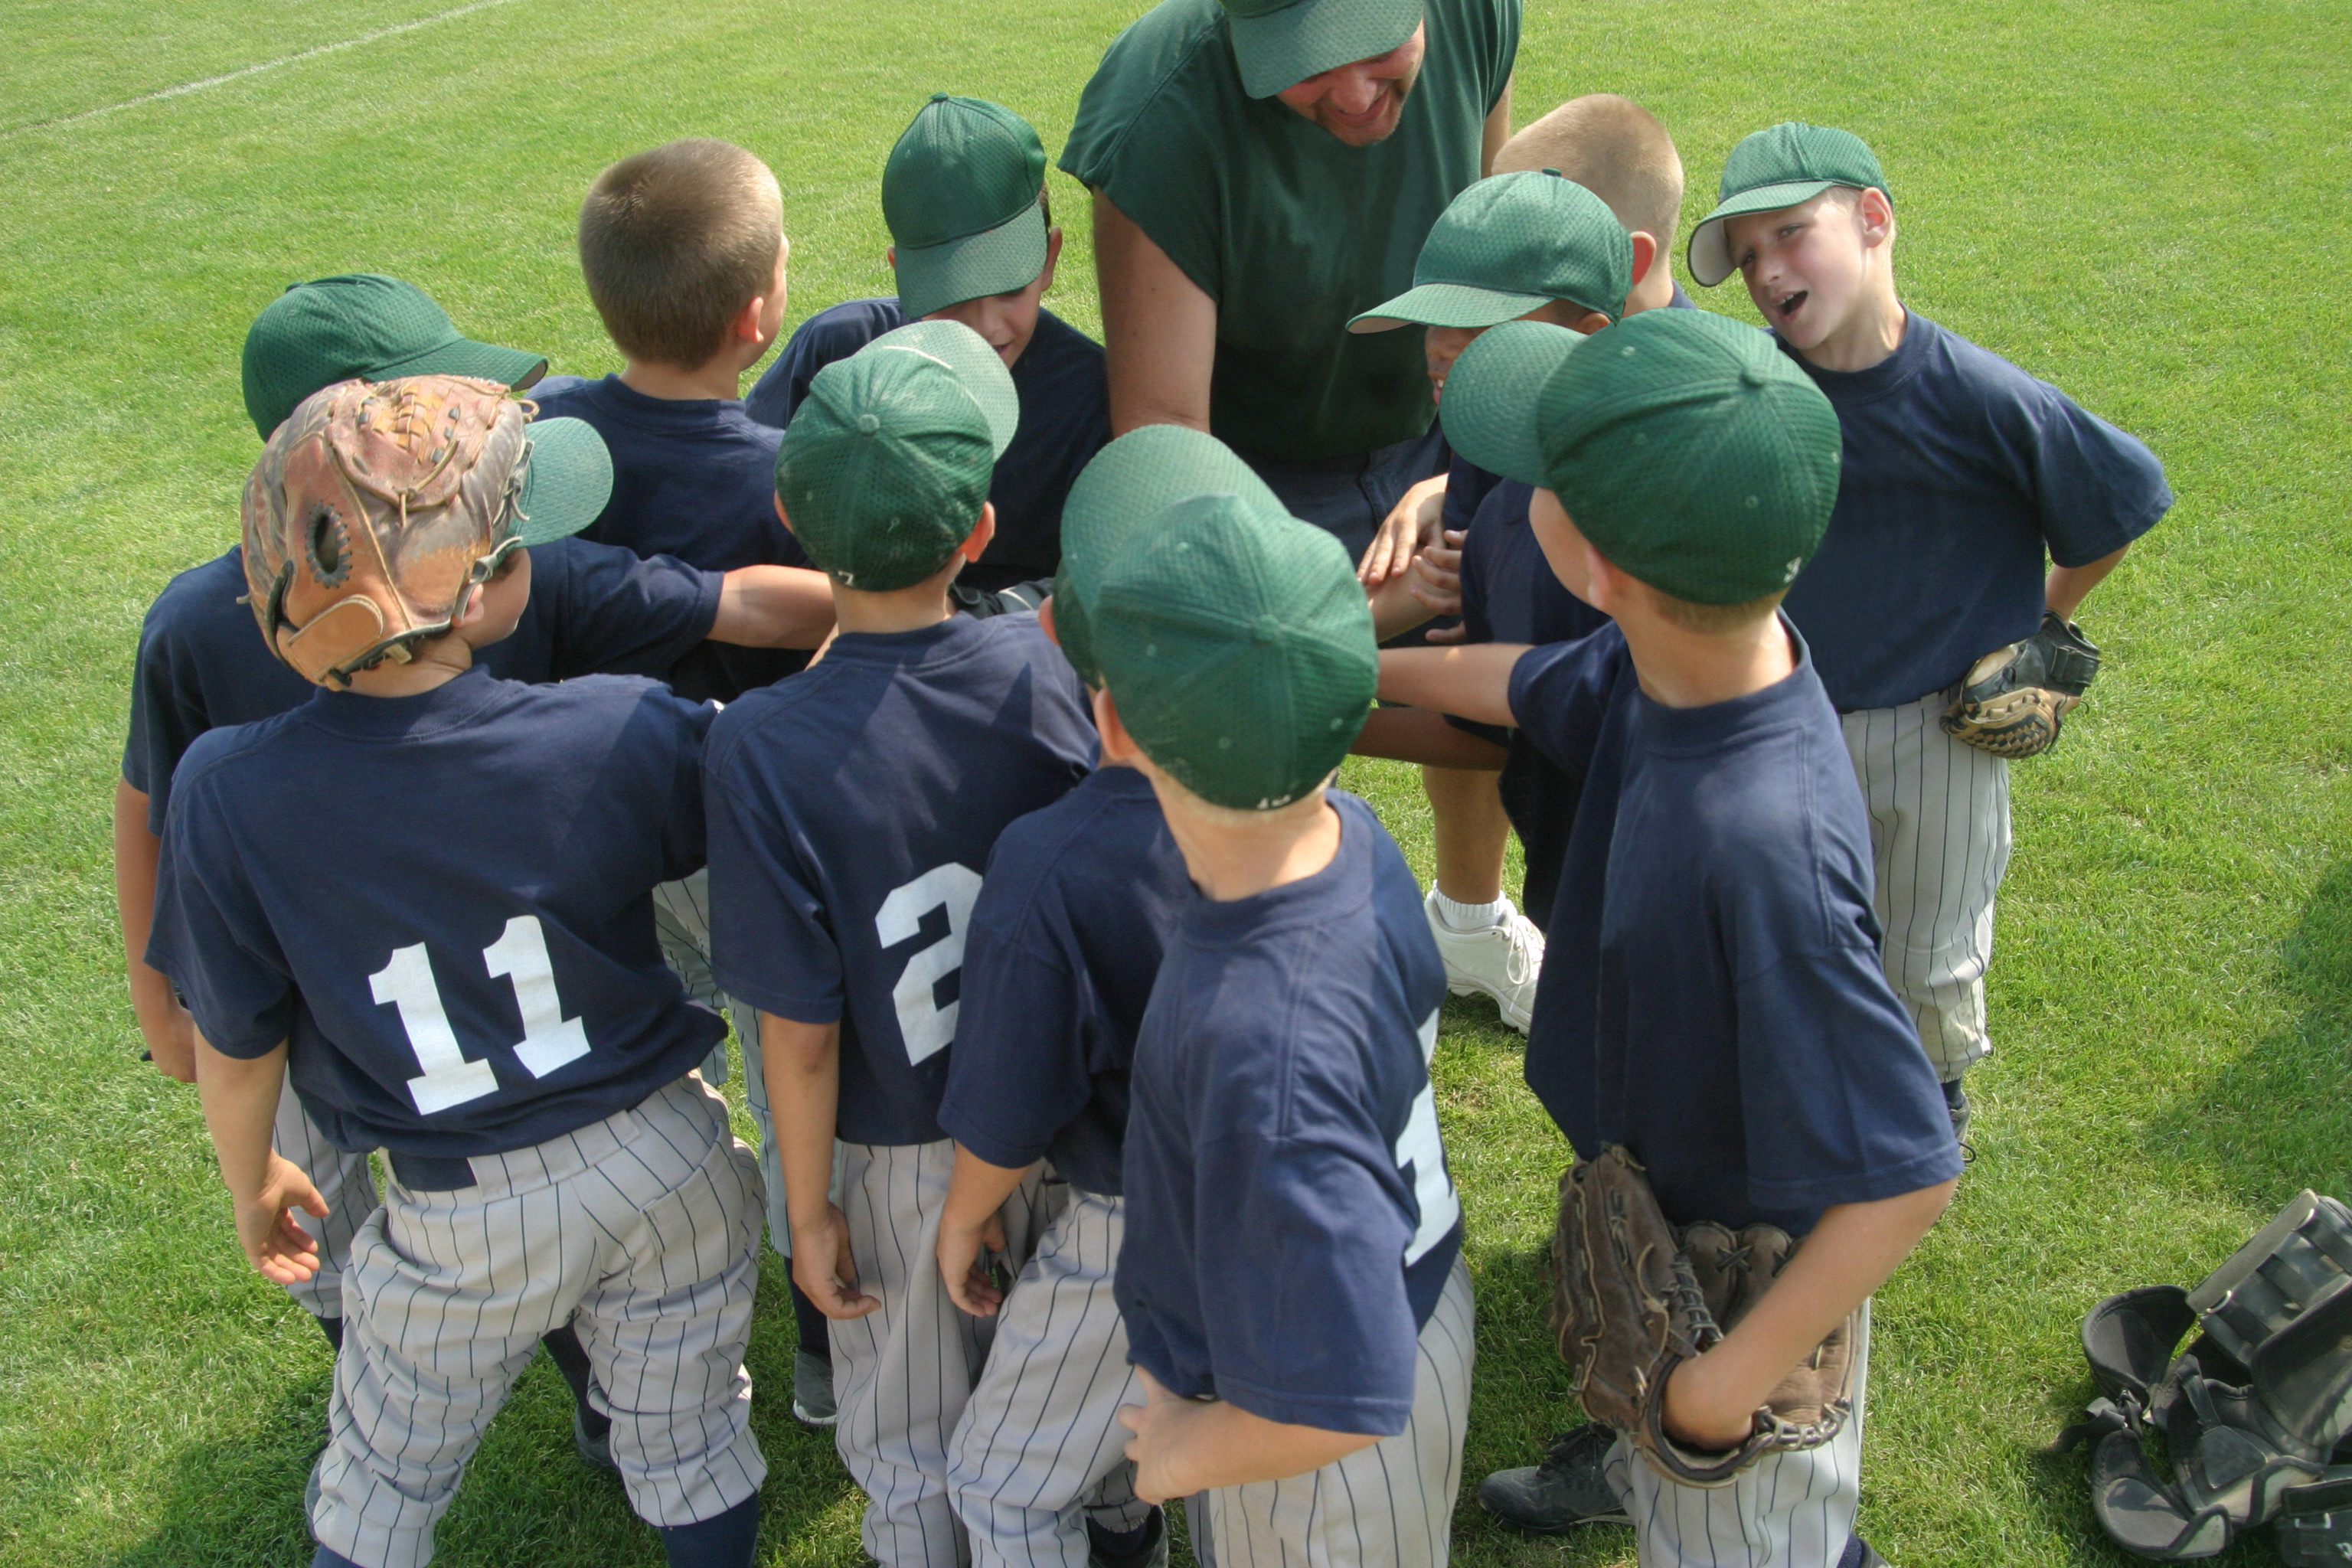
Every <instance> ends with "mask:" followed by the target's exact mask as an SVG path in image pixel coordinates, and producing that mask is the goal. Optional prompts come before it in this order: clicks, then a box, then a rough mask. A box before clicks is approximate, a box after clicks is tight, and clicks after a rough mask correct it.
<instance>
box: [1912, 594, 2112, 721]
mask: <svg viewBox="0 0 2352 1568" xmlns="http://www.w3.org/2000/svg"><path fill="white" fill-rule="evenodd" d="M2098 673H2099V649H2098V646H2097V645H2096V644H2095V643H2094V642H2092V641H2091V639H2090V638H2088V637H2084V635H2083V628H2082V627H2080V626H2076V625H2075V624H2074V622H2072V621H2068V620H2061V619H2060V618H2059V616H2058V614H2057V612H2056V611H2054V610H2045V611H2043V612H2042V629H2041V630H2040V631H2037V632H2035V633H2034V634H2033V635H2032V637H2027V638H2026V639H2025V640H2024V641H2023V642H2013V643H2011V644H2010V645H2009V646H2008V647H1997V648H1995V649H1993V650H1992V652H1990V653H1989V654H1987V655H1985V656H1984V657H1983V658H1980V659H1979V660H1977V661H1976V663H1975V664H1974V665H1972V666H1970V667H1969V673H1968V678H1967V679H1964V680H1962V681H1961V682H1960V693H1959V695H1958V697H1957V698H1955V699H1954V700H1953V701H1952V705H1951V706H1950V707H1949V708H1948V709H1946V710H1944V716H1943V720H1942V723H1943V726H1944V733H1946V734H1948V735H1949V736H1951V737H1953V738H1954V739H1955V740H1958V741H1965V742H1968V743H1969V745H1971V746H1974V747H1976V748H1977V749H1978V750H1979V751H1983V752H1991V753H1992V754H1993V755H1994V756H1997V757H2031V756H2033V755H2035V754H2036V753H2038V752H2046V751H2048V750H2049V749H2050V748H2051V747H2053V746H2054V745H2056V744H2057V743H2058V731H2059V727H2060V726H2061V725H2062V724H2063V723H2064V722H2065V720H2066V715H2067V714H2068V713H2070V712H2072V711H2073V710H2074V704H2076V703H2077V702H2080V701H2081V700H2083V693H2084V692H2085V691H2087V690H2089V689H2090V686H2091V682H2092V680H2093V679H2095V678H2096V677H2097V675H2098Z"/></svg>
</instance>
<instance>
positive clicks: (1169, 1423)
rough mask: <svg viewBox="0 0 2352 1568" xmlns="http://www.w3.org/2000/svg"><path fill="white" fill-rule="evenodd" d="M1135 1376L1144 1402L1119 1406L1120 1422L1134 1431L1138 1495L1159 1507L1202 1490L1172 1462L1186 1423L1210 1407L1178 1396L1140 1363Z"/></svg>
mask: <svg viewBox="0 0 2352 1568" xmlns="http://www.w3.org/2000/svg"><path fill="white" fill-rule="evenodd" d="M1135 1375H1136V1377H1137V1378H1138V1379H1139V1380H1140V1381H1141V1383H1142V1384H1143V1397H1144V1400H1145V1403H1144V1404H1141V1405H1120V1406H1119V1407H1118V1424H1119V1425H1120V1426H1124V1427H1126V1428H1127V1429H1128V1430H1129V1431H1130V1432H1132V1433H1134V1434H1135V1436H1132V1437H1130V1438H1129V1439H1128V1444H1127V1457H1128V1458H1130V1459H1133V1460H1134V1461H1135V1495H1136V1496H1137V1497H1139V1498H1141V1499H1142V1500H1144V1501H1145V1502H1148V1503H1151V1504H1153V1505H1154V1506H1157V1505H1158V1504H1160V1503H1164V1502H1166V1501H1167V1500H1169V1499H1170V1498H1178V1497H1185V1496H1188V1495H1190V1494H1191V1493H1192V1492H1194V1491H1196V1490H1198V1488H1196V1487H1193V1486H1191V1485H1188V1484H1186V1482H1185V1481H1184V1480H1183V1479H1182V1478H1181V1477H1180V1476H1178V1475H1176V1474H1175V1473H1174V1471H1173V1469H1172V1467H1171V1463H1170V1461H1171V1459H1172V1458H1173V1457H1174V1454H1175V1450H1176V1447H1177V1445H1178V1444H1179V1443H1180V1442H1181V1439H1182V1436H1183V1432H1184V1427H1185V1425H1186V1423H1188V1422H1190V1421H1192V1420H1194V1419H1196V1418H1197V1417H1198V1416H1199V1415H1200V1413H1201V1412H1202V1410H1204V1409H1206V1408H1207V1406H1205V1405H1197V1404H1195V1403H1194V1402H1192V1400H1189V1399H1179V1398H1177V1397H1176V1396H1175V1395H1174V1394H1171V1393H1169V1392H1168V1391H1167V1390H1166V1389H1164V1388H1162V1387H1160V1384H1159V1380H1157V1379H1156V1378H1154V1377H1153V1376H1152V1375H1151V1374H1150V1373H1148V1372H1146V1371H1144V1370H1143V1369H1142V1368H1141V1367H1137V1368H1136V1369H1135Z"/></svg>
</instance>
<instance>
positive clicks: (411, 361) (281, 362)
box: [245, 272, 547, 441]
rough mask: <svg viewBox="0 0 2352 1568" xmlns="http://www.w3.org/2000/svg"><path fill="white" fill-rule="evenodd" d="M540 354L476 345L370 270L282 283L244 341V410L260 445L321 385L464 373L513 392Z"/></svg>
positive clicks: (428, 303) (407, 287)
mask: <svg viewBox="0 0 2352 1568" xmlns="http://www.w3.org/2000/svg"><path fill="white" fill-rule="evenodd" d="M546 372H547V358H546V356H545V355H543V354H534V353H524V352H523V351H522V350H520V349H502V348H497V347H494V346H493V345H491V344H489V343H478V342H474V340H473V339H471V338H469V337H467V336H466V335H465V334H464V333H462V332H460V331H457V327H456V326H455V325H454V324H452V323H451V321H450V320H449V313H448V312H447V311H446V310H443V309H442V308H441V307H440V306H438V305H436V304H435V303H434V302H433V299H432V296H430V295H428V294H426V293H425V290H424V289H419V288H418V287H416V285H415V284H414V283H403V282H402V281H401V280H400V279H397V278H385V277H383V276H381V275H379V274H377V273H373V272H348V273H344V274H341V276H338V277H334V278H318V279H312V280H311V281H310V282H308V283H292V284H289V285H288V286H287V289H286V292H284V293H283V294H280V295H279V296H278V298H277V299H275V300H271V301H270V302H269V304H268V307H267V308H265V309H264V310H262V312H261V314H260V315H259V316H257V317H256V318H255V319H254V322H253V326H252V328H251V330H250V331H247V333H246V334H245V411H246V413H247V414H248V415H250V416H252V418H253V427H254V428H255V429H256V430H257V431H259V432H260V433H261V438H262V439H263V440H265V441H267V440H268V439H269V433H270V432H271V431H272V430H275V429H277V428H278V426H280V425H283V424H284V423H286V416H288V415H289V414H291V413H293V412H294V405H296V404H298V403H299V402H301V401H302V400H303V399H304V398H306V397H308V396H310V395H311V394H312V393H314V392H317V391H318V390H320V388H321V387H328V386H332V385H334V384H336V383H337V382H339V381H350V380H352V379H353V378H354V377H356V378H358V379H360V380H362V381H391V380H394V378H396V377H399V376H404V375H470V376H474V377H477V378H478V379H480V380H483V381H495V382H497V383H498V384H500V385H501V386H508V387H512V388H514V389H516V390H518V391H520V390H521V389H522V388H524V387H526V386H529V385H530V384H531V383H532V382H535V381H537V380H538V379H539V378H540V377H541V375H543V374H546Z"/></svg>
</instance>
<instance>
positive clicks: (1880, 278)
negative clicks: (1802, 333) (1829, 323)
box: [1798, 271, 1911, 374]
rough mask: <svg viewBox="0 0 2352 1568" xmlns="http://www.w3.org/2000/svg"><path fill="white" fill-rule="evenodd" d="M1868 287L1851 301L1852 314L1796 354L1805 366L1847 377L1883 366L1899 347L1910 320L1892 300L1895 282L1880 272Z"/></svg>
mask: <svg viewBox="0 0 2352 1568" xmlns="http://www.w3.org/2000/svg"><path fill="white" fill-rule="evenodd" d="M1872 284H1873V285H1874V286H1872V287H1868V288H1865V289H1863V290H1862V292H1861V293H1860V294H1859V295H1858V296H1857V297H1856V298H1855V300H1854V302H1853V313H1852V314H1850V315H1848V316H1847V317H1846V319H1845V320H1844V321H1841V322H1839V323H1838V326H1837V330H1836V331H1833V332H1832V333H1830V335H1829V336H1827V337H1825V338H1823V339H1822V341H1821V342H1818V343H1815V344H1814V345H1813V346H1812V347H1811V348H1809V349H1800V350H1799V351H1798V353H1801V354H1802V355H1803V356H1804V358H1805V363H1808V364H1811V365H1816V366H1818V367H1820V368H1821V369H1822V370H1830V371H1840V372H1843V373H1845V374H1852V373H1853V372H1855V371H1858V370H1869V369H1872V368H1874V366H1877V365H1881V364H1884V363H1886V362H1887V360H1888V359H1890V358H1892V357H1893V356H1894V353H1895V350H1896V349H1899V348H1901V347H1902V346H1903V333H1904V330H1905V329H1906V327H1907V326H1908V325H1909V324H1910V320H1911V318H1910V314H1909V312H1907V311H1906V310H1904V309H1903V301H1902V300H1899V299H1897V298H1895V279H1894V278H1893V277H1892V276H1891V275H1889V274H1888V273H1886V272H1884V271H1881V272H1879V273H1877V274H1876V276H1875V277H1874V279H1872Z"/></svg>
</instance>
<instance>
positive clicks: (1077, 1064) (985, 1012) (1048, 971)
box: [940, 883, 1094, 1168]
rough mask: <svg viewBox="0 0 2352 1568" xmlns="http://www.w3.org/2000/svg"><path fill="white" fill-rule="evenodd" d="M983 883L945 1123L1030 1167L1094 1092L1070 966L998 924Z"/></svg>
mask: <svg viewBox="0 0 2352 1568" xmlns="http://www.w3.org/2000/svg"><path fill="white" fill-rule="evenodd" d="M992 885H993V884H992V883H984V884H982V888H981V893H980V902H979V903H978V904H977V905H975V906H974V908H973V910H972V916H971V937H970V939H969V940H968V941H967V942H966V943H965V946H964V953H963V979H962V983H961V987H960V989H959V995H960V998H961V1000H960V1002H959V1003H958V1005H957V1009H956V1034H955V1049H953V1050H952V1051H950V1052H949V1053H948V1080H947V1088H946V1089H945V1091H944V1092H943V1093H942V1094H941V1096H940V1127H941V1128H943V1129H944V1130H945V1131H946V1132H947V1134H948V1136H949V1137H950V1138H953V1139H954V1140H955V1141H956V1142H959V1143H961V1144H962V1145H963V1146H964V1147H965V1148H967V1149H969V1150H971V1152H973V1153H974V1154H977V1155H979V1156H980V1157H981V1158H982V1159H983V1160H985V1161H987V1162H988V1163H990V1164H992V1165H1002V1166H1005V1167H1007V1168H1015V1167H1021V1166H1027V1165H1033V1164H1034V1163H1037V1162H1038V1161H1039V1160H1042V1159H1044V1158H1045V1153H1046V1151H1047V1149H1048V1148H1049V1147H1050V1146H1051V1145H1052V1143H1053V1141H1054V1135H1055V1133H1057V1132H1059V1131H1061V1130H1062V1128H1063V1127H1064V1126H1065V1125H1066V1124H1067V1123H1068V1121H1069V1120H1070V1119H1071V1118H1072V1117H1074V1116H1076V1115H1077V1114H1078V1112H1079V1111H1081V1110H1085V1109H1086V1106H1087V1100H1089V1099H1091V1098H1092V1097H1093V1094H1094V1079H1093V1076H1092V1074H1091V1073H1089V1072H1088V1070H1087V1048H1086V1039H1085V1037H1084V1035H1083V1034H1082V1032H1081V1027H1080V1024H1081V1019H1080V1011H1079V998H1078V994H1077V992H1078V985H1077V982H1076V980H1075V979H1074V977H1073V976H1072V975H1071V973H1070V971H1069V969H1068V967H1067V966H1066V964H1065V963H1061V962H1059V961H1057V960H1055V959H1053V958H1049V957H1047V956H1045V955H1043V954H1041V953H1038V952H1034V951H1032V950H1031V948H1030V947H1029V946H1028V945H1027V944H1026V943H1025V942H1023V941H1022V939H1021V937H1020V935H1019V933H1018V932H1016V931H1008V930H1003V929H1000V922H999V921H997V920H996V919H995V918H994V911H992V910H990V909H989V908H988V903H989V898H988V894H989V889H990V887H991V886H992Z"/></svg>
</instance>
